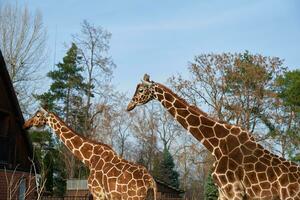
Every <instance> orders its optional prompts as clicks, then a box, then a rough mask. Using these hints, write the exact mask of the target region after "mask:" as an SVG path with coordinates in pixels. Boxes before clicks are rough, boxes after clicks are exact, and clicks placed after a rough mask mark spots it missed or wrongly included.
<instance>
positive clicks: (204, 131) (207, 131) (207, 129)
mask: <svg viewBox="0 0 300 200" xmlns="http://www.w3.org/2000/svg"><path fill="white" fill-rule="evenodd" d="M199 129H200V131H201V132H202V134H203V136H204V137H205V138H211V137H214V136H215V133H214V131H213V129H212V128H211V127H207V126H200V127H199Z"/></svg>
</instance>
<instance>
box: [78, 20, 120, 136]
mask: <svg viewBox="0 0 300 200" xmlns="http://www.w3.org/2000/svg"><path fill="white" fill-rule="evenodd" d="M110 37H111V34H110V33H109V32H108V31H106V30H104V29H103V28H102V27H100V26H99V27H96V26H94V25H92V24H90V23H89V22H87V21H86V20H84V21H83V23H82V26H81V33H80V34H76V35H74V36H73V39H74V43H75V44H76V45H77V46H78V48H79V55H80V56H81V57H82V61H83V67H84V70H85V75H86V84H87V95H86V108H85V115H86V123H85V129H86V131H87V132H91V130H92V129H93V127H92V125H93V124H92V119H93V118H94V116H95V114H97V113H98V110H93V109H92V98H93V97H98V99H97V101H98V102H99V101H101V98H104V96H105V95H106V93H107V91H109V88H110V79H111V77H112V72H113V68H114V67H115V65H114V63H113V62H112V59H111V58H110V57H109V56H108V55H107V52H108V50H109V40H110Z"/></svg>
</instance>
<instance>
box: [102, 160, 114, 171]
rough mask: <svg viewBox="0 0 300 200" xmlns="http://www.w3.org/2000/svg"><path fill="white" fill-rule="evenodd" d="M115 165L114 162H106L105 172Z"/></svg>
mask: <svg viewBox="0 0 300 200" xmlns="http://www.w3.org/2000/svg"><path fill="white" fill-rule="evenodd" d="M112 167H113V164H112V163H109V162H105V163H104V166H103V173H104V174H107V173H108V171H109V170H110V169H111V168H112Z"/></svg>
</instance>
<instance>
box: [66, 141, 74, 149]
mask: <svg viewBox="0 0 300 200" xmlns="http://www.w3.org/2000/svg"><path fill="white" fill-rule="evenodd" d="M65 143H66V146H67V147H69V149H70V150H71V151H72V149H74V146H73V144H72V143H71V142H70V140H67V141H66V142H65Z"/></svg>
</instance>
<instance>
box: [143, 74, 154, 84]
mask: <svg viewBox="0 0 300 200" xmlns="http://www.w3.org/2000/svg"><path fill="white" fill-rule="evenodd" d="M142 83H143V84H144V85H146V86H148V87H149V86H151V85H152V84H153V83H154V82H153V81H150V76H149V75H148V74H145V75H144V77H143V80H142Z"/></svg>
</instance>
